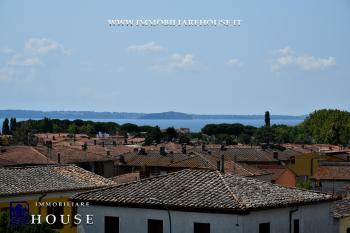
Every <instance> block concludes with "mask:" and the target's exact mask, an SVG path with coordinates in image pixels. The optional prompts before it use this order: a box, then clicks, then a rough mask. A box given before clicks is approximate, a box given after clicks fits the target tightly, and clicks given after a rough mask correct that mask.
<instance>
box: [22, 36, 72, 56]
mask: <svg viewBox="0 0 350 233" xmlns="http://www.w3.org/2000/svg"><path fill="white" fill-rule="evenodd" d="M25 49H26V50H28V51H31V52H32V53H34V54H47V53H49V52H53V51H59V52H62V53H63V54H65V55H70V53H71V52H70V50H68V49H66V48H64V46H63V45H61V44H59V43H57V42H56V41H53V40H50V39H47V38H30V39H29V40H28V41H27V42H26V44H25Z"/></svg>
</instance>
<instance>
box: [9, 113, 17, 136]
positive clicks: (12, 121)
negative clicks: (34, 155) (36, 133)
mask: <svg viewBox="0 0 350 233" xmlns="http://www.w3.org/2000/svg"><path fill="white" fill-rule="evenodd" d="M16 127H17V120H16V118H15V117H13V118H11V119H10V131H11V132H12V133H13V132H14V131H16Z"/></svg>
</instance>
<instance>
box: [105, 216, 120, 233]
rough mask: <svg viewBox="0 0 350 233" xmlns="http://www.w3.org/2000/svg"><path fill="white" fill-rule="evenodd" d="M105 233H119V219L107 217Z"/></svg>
mask: <svg viewBox="0 0 350 233" xmlns="http://www.w3.org/2000/svg"><path fill="white" fill-rule="evenodd" d="M105 233H119V217H111V216H105Z"/></svg>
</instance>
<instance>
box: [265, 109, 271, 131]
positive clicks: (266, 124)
mask: <svg viewBox="0 0 350 233" xmlns="http://www.w3.org/2000/svg"><path fill="white" fill-rule="evenodd" d="M270 126H271V123H270V112H269V111H266V112H265V127H266V128H270Z"/></svg>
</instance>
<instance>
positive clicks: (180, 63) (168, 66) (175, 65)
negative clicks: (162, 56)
mask: <svg viewBox="0 0 350 233" xmlns="http://www.w3.org/2000/svg"><path fill="white" fill-rule="evenodd" d="M195 64H196V61H195V59H194V55H193V54H190V53H186V54H179V53H174V54H172V55H171V56H170V57H169V58H168V60H167V61H166V62H164V63H161V64H156V65H154V66H153V67H152V69H154V70H156V71H166V72H173V71H175V70H184V69H188V68H191V67H193V66H194V65H195Z"/></svg>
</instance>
